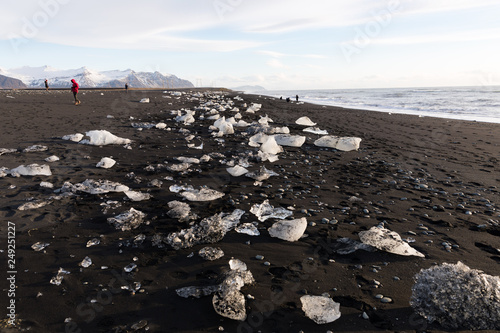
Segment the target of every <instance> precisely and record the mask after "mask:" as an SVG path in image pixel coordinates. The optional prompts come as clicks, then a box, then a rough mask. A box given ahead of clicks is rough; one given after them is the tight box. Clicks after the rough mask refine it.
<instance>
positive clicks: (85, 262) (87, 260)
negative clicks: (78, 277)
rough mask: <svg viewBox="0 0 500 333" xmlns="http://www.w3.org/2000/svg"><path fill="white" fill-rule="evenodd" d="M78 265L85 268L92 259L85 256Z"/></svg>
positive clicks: (90, 263)
mask: <svg viewBox="0 0 500 333" xmlns="http://www.w3.org/2000/svg"><path fill="white" fill-rule="evenodd" d="M78 265H79V266H82V267H83V268H87V267H89V266H90V265H92V259H90V257H88V256H87V257H85V258H83V260H82V261H81V262H80V263H79V264H78Z"/></svg>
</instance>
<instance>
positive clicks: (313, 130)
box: [302, 127, 328, 135]
mask: <svg viewBox="0 0 500 333" xmlns="http://www.w3.org/2000/svg"><path fill="white" fill-rule="evenodd" d="M302 131H303V132H307V133H313V134H319V135H328V131H326V130H322V129H320V128H319V127H307V128H304V129H303V130H302Z"/></svg>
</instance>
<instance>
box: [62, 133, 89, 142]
mask: <svg viewBox="0 0 500 333" xmlns="http://www.w3.org/2000/svg"><path fill="white" fill-rule="evenodd" d="M83 137H84V135H83V134H81V133H75V134H68V135H65V136H63V137H62V139H63V140H68V141H73V142H80V141H82V139H83Z"/></svg>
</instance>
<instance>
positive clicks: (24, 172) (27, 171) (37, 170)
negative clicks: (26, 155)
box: [10, 164, 52, 176]
mask: <svg viewBox="0 0 500 333" xmlns="http://www.w3.org/2000/svg"><path fill="white" fill-rule="evenodd" d="M10 174H11V175H13V176H14V175H21V176H51V175H52V172H51V171H50V167H49V166H48V165H46V164H43V165H38V164H30V165H26V166H24V165H20V166H18V167H17V168H14V169H11V170H10Z"/></svg>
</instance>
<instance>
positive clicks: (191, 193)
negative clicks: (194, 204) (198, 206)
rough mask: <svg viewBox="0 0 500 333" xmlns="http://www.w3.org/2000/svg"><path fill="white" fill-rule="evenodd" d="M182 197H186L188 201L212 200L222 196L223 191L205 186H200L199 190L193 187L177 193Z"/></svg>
mask: <svg viewBox="0 0 500 333" xmlns="http://www.w3.org/2000/svg"><path fill="white" fill-rule="evenodd" d="M179 195H181V196H182V197H184V198H186V199H187V200H189V201H212V200H215V199H219V198H222V197H223V196H224V193H222V192H219V191H216V190H213V189H210V188H207V187H202V188H201V189H199V190H195V189H186V190H184V191H182V192H180V193H179Z"/></svg>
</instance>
